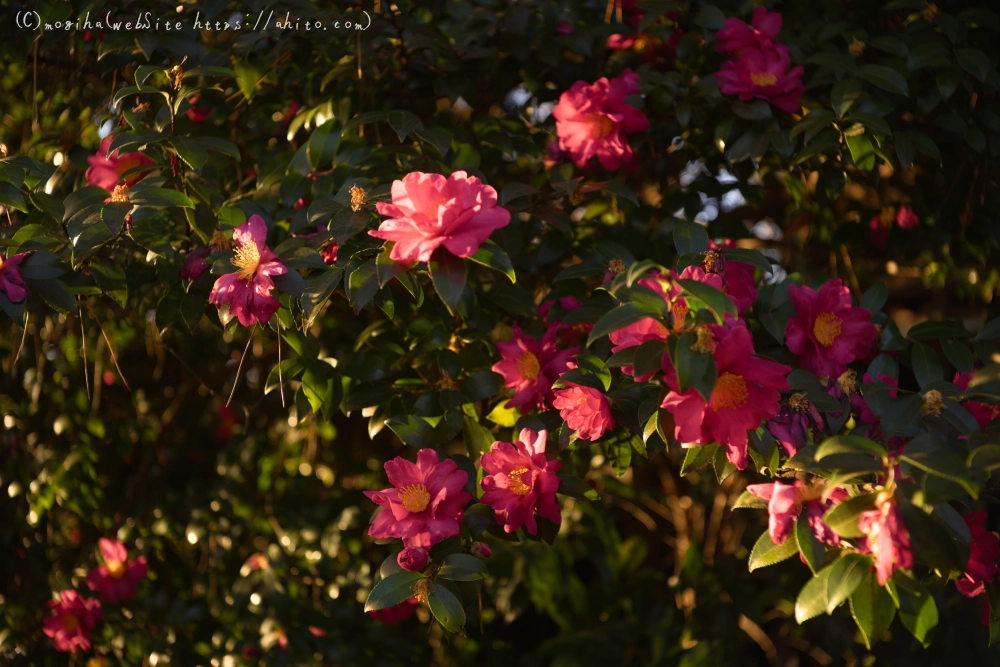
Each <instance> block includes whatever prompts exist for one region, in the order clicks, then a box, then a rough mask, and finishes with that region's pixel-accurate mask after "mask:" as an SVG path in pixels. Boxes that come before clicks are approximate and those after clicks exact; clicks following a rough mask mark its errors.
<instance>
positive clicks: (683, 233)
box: [674, 222, 708, 255]
mask: <svg viewBox="0 0 1000 667" xmlns="http://www.w3.org/2000/svg"><path fill="white" fill-rule="evenodd" d="M674 248H675V249H676V250H677V254H678V255H687V254H688V253H704V252H708V232H707V231H705V228H704V227H702V226H701V225H699V224H698V223H697V222H678V223H677V224H675V225H674Z"/></svg>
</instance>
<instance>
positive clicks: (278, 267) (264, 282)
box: [208, 215, 288, 327]
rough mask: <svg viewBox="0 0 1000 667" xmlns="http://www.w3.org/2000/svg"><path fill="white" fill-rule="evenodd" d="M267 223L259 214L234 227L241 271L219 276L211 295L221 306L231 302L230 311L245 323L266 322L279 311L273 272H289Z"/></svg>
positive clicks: (210, 301)
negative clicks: (274, 246) (272, 243)
mask: <svg viewBox="0 0 1000 667" xmlns="http://www.w3.org/2000/svg"><path fill="white" fill-rule="evenodd" d="M266 240H267V225H266V224H265V223H264V218H262V217H260V216H259V215H253V216H250V219H249V220H247V221H246V222H244V223H243V224H242V225H240V226H239V227H237V228H236V229H235V230H234V231H233V244H234V246H235V247H234V250H236V256H235V257H233V259H232V262H233V265H234V266H235V267H236V268H238V269H239V270H238V271H235V272H233V273H227V274H226V275H224V276H219V279H218V280H216V281H215V285H214V286H213V287H212V293H211V294H209V296H208V302H209V303H214V304H216V305H217V306H220V307H221V306H222V305H223V304H229V312H230V313H232V314H233V315H235V316H236V318H237V319H239V321H240V324H242V325H243V326H245V327H249V326H253V325H254V324H257V323H258V322H260V323H266V322H268V321H269V320H270V319H271V317H272V316H273V315H274V314H275V313H276V312H277V311H278V307H279V305H280V304H279V303H278V300H277V299H276V298H274V297H273V296H271V290H272V289H274V283H273V282H272V281H271V276H280V275H282V274H284V273H288V269H287V268H286V267H285V265H284V264H282V263H281V260H279V259H278V257H277V255H275V254H274V253H273V252H271V249H270V248H268V247H267V245H266Z"/></svg>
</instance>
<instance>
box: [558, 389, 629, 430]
mask: <svg viewBox="0 0 1000 667" xmlns="http://www.w3.org/2000/svg"><path fill="white" fill-rule="evenodd" d="M568 384H569V385H570V386H569V388H568V389H557V390H556V392H555V400H554V401H552V407H554V408H555V409H556V410H558V411H559V416H560V417H562V418H563V419H565V420H566V423H567V424H568V425H569V427H570V428H571V429H573V430H574V431H576V434H577V435H578V436H580V437H581V438H582V439H584V440H591V441H593V440H600V439H601V436H603V435H604V434H605V433H606V432H607V431H609V430H611V429H613V428H614V427H615V419H614V417H612V416H611V405H610V404H609V403H608V397H607V396H605V395H604V394H603V393H601V392H599V391H598V390H596V389H594V388H593V387H584V386H582V385H577V384H572V383H568Z"/></svg>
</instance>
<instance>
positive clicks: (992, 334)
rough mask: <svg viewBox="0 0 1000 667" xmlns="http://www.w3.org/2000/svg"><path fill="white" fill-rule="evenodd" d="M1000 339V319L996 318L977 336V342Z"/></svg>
mask: <svg viewBox="0 0 1000 667" xmlns="http://www.w3.org/2000/svg"><path fill="white" fill-rule="evenodd" d="M998 338H1000V317H994V318H993V319H992V320H990V321H989V322H987V323H986V325H985V326H984V327H983V328H982V330H981V331H980V332H979V333H978V334H977V335H976V340H996V339H998Z"/></svg>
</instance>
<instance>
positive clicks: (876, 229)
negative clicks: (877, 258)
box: [868, 213, 892, 250]
mask: <svg viewBox="0 0 1000 667" xmlns="http://www.w3.org/2000/svg"><path fill="white" fill-rule="evenodd" d="M889 220H890V222H889V225H886V224H885V221H884V219H883V216H882V215H881V214H878V213H876V214H875V215H873V216H872V219H871V220H869V221H868V232H869V237H870V238H871V242H872V245H873V246H875V247H876V248H878V249H879V250H884V249H885V247H886V246H887V245H888V244H889V227H890V226H892V219H891V218H890V219H889Z"/></svg>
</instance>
